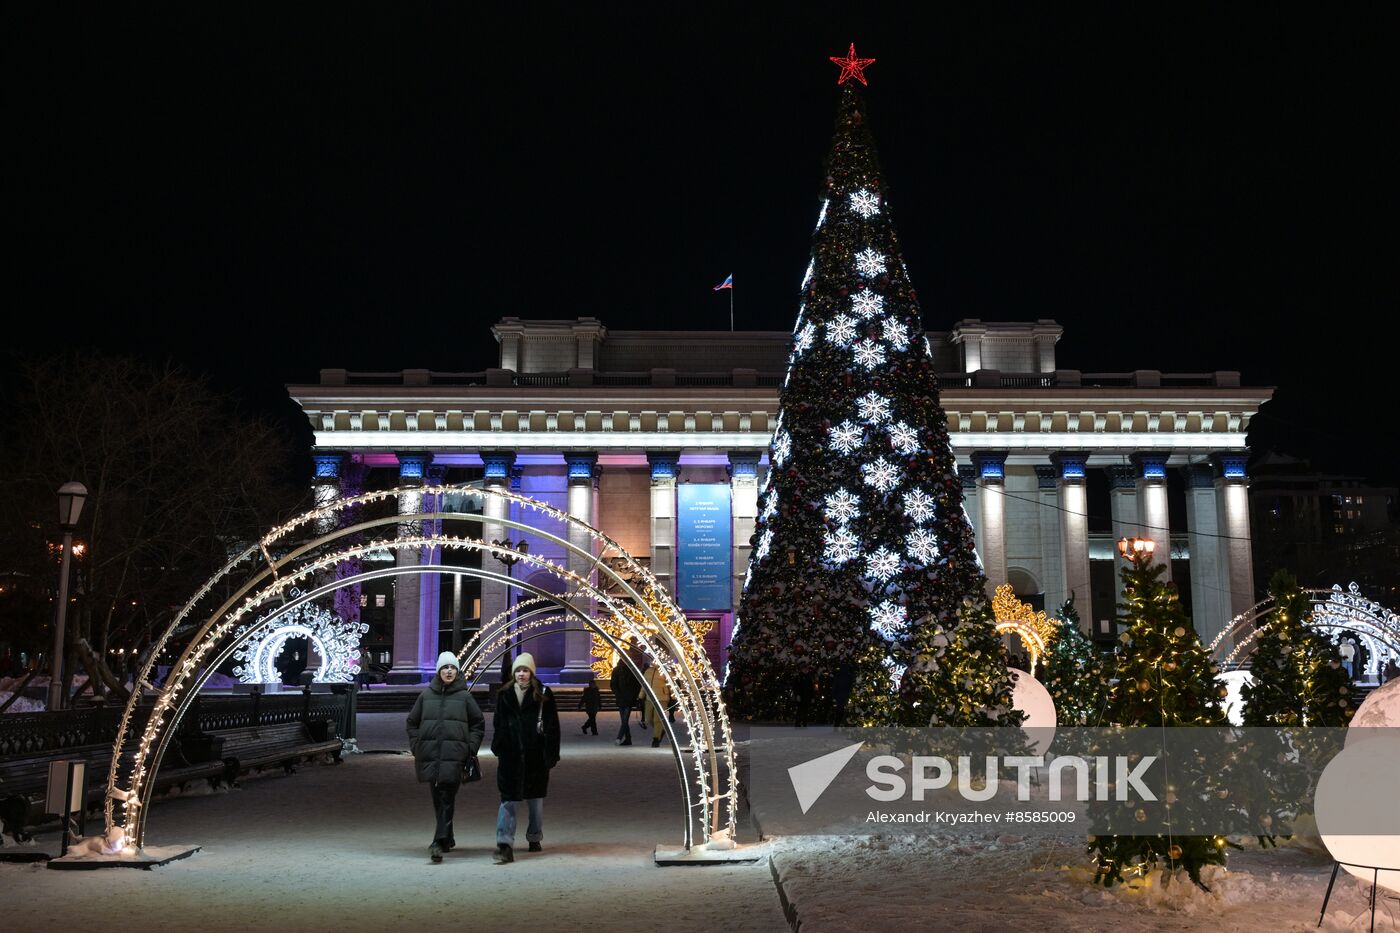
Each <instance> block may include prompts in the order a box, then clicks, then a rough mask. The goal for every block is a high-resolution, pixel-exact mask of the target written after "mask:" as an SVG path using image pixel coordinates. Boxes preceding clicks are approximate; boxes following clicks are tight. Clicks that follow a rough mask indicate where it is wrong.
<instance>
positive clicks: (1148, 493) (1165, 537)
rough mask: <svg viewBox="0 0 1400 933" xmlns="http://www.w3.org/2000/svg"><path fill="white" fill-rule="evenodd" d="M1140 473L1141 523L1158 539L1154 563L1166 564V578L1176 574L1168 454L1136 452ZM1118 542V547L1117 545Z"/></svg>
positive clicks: (1134, 458)
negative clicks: (1168, 489)
mask: <svg viewBox="0 0 1400 933" xmlns="http://www.w3.org/2000/svg"><path fill="white" fill-rule="evenodd" d="M1129 459H1130V460H1131V461H1132V464H1133V472H1134V473H1135V474H1136V479H1135V481H1134V489H1135V491H1136V492H1137V507H1138V527H1139V528H1141V529H1142V531H1141V534H1143V535H1145V536H1146V537H1148V538H1151V539H1152V540H1153V541H1155V542H1156V543H1157V547H1156V548H1154V549H1153V551H1152V563H1153V564H1155V565H1160V566H1162V567H1165V568H1166V570H1165V572H1163V574H1162V580H1163V581H1165V582H1168V583H1170V582H1171V578H1172V528H1171V519H1170V518H1169V517H1168V515H1167V457H1166V454H1159V453H1135V454H1133V455H1132V456H1131V457H1130V458H1129ZM1116 546H1117V545H1116V543H1115V547H1116Z"/></svg>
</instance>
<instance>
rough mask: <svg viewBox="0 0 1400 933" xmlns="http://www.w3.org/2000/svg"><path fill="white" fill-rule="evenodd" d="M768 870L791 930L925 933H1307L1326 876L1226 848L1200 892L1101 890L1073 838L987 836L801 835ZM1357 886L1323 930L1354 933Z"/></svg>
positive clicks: (1388, 920) (1383, 921)
mask: <svg viewBox="0 0 1400 933" xmlns="http://www.w3.org/2000/svg"><path fill="white" fill-rule="evenodd" d="M774 844H775V849H774V853H773V861H774V866H775V867H776V869H777V872H778V875H779V877H780V878H781V879H782V884H783V889H784V893H785V895H786V897H787V898H788V900H789V901H790V902H791V903H792V904H793V905H794V906H795V908H796V910H797V915H798V919H799V921H800V923H801V929H802V930H803V931H822V933H836V931H860V933H869V931H871V930H915V929H932V928H935V927H938V926H942V925H944V924H951V925H953V926H955V927H956V928H957V929H958V930H959V931H961V933H980V931H987V933H992V931H996V933H1012V931H1022V930H1025V931H1037V933H1045V931H1059V930H1067V931H1068V930H1072V931H1075V933H1099V931H1105V933H1107V931H1121V933H1175V931H1199V930H1209V931H1212V933H1234V931H1240V933H1243V931H1268V933H1301V931H1304V930H1315V929H1317V916H1318V911H1319V909H1320V908H1321V907H1322V897H1323V894H1324V892H1325V891H1326V888H1327V879H1328V877H1329V876H1330V875H1331V862H1330V861H1328V860H1327V859H1326V857H1325V856H1319V855H1317V854H1316V853H1310V852H1307V851H1304V850H1302V849H1299V848H1294V847H1290V846H1285V847H1284V848H1281V849H1271V850H1268V851H1263V850H1260V849H1259V848H1258V847H1257V846H1253V845H1251V847H1250V848H1248V849H1246V850H1245V851H1243V852H1238V851H1231V853H1230V863H1229V864H1230V868H1229V871H1226V872H1220V871H1215V872H1213V873H1210V874H1208V875H1207V879H1206V880H1207V884H1208V885H1209V886H1210V888H1211V893H1209V894H1207V893H1206V892H1204V891H1201V890H1200V889H1199V888H1196V887H1195V886H1194V885H1192V884H1190V883H1189V882H1186V883H1180V882H1178V881H1173V882H1172V883H1171V884H1169V885H1167V886H1165V887H1164V886H1162V885H1161V884H1159V883H1153V884H1149V885H1141V886H1136V887H1133V888H1121V887H1115V888H1113V889H1112V890H1105V889H1103V888H1101V887H1095V886H1094V885H1092V884H1090V883H1089V879H1090V873H1089V869H1088V867H1087V865H1088V863H1087V861H1086V859H1085V855H1084V849H1085V846H1084V840H1083V837H1070V836H1066V837H1044V836H1039V837H1026V838H1022V837H1019V836H1014V835H1006V834H1001V835H998V834H996V833H953V832H950V833H948V834H946V835H935V836H932V837H930V836H918V837H915V836H907V835H881V836H811V837H791V838H787V839H782V840H774ZM1362 892H1363V888H1362V887H1361V885H1360V884H1358V883H1357V882H1355V881H1353V880H1352V879H1351V878H1350V876H1348V875H1346V874H1345V873H1343V874H1342V875H1340V876H1339V877H1338V879H1337V887H1336V890H1335V891H1334V892H1333V894H1332V902H1331V904H1330V905H1329V906H1328V908H1327V922H1326V923H1325V924H1324V925H1323V927H1322V929H1323V930H1324V931H1341V930H1365V929H1366V928H1367V924H1368V923H1369V919H1370V916H1369V913H1368V912H1367V909H1366V900H1365V896H1364V894H1363V893H1362ZM1383 904H1384V906H1382V907H1380V908H1378V910H1377V915H1376V928H1377V929H1378V930H1396V929H1400V904H1397V902H1396V901H1395V900H1394V899H1393V898H1392V899H1391V900H1388V901H1384V902H1383Z"/></svg>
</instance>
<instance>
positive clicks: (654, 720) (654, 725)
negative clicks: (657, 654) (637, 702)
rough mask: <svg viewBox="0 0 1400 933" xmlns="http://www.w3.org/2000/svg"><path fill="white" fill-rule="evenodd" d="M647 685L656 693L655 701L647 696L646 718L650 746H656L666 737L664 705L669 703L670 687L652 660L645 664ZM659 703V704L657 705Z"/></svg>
mask: <svg viewBox="0 0 1400 933" xmlns="http://www.w3.org/2000/svg"><path fill="white" fill-rule="evenodd" d="M644 676H645V677H646V681H647V685H648V686H650V687H651V692H652V693H654V694H655V695H656V700H655V702H653V701H652V699H651V697H647V702H646V719H647V725H648V726H650V727H651V729H652V733H651V747H652V748H657V747H659V746H660V745H661V740H662V739H664V738H665V737H666V707H667V706H669V705H670V704H671V687H670V685H669V684H668V683H666V678H665V676H664V675H662V673H661V669H660V668H659V667H657V666H656V662H655V661H653V662H652V663H651V664H649V665H647V669H646V673H645V675H644ZM658 704H660V705H658Z"/></svg>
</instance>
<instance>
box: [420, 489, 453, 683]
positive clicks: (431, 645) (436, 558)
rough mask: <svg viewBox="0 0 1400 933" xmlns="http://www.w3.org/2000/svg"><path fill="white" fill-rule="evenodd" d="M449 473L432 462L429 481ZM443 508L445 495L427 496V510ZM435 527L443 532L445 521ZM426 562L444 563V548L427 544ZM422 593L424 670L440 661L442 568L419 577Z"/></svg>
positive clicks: (425, 550) (437, 564)
mask: <svg viewBox="0 0 1400 933" xmlns="http://www.w3.org/2000/svg"><path fill="white" fill-rule="evenodd" d="M446 475H447V469H446V468H445V467H440V466H430V467H429V468H428V485H430V486H441V485H442V481H443V479H444V478H445V477H446ZM430 510H431V511H433V512H440V511H442V496H441V495H432V496H427V495H425V496H424V497H423V511H425V512H426V511H430ZM425 524H431V526H432V527H431V528H425V529H424V531H431V532H439V531H441V530H442V522H441V521H439V520H436V519H435V520H433V521H432V522H431V523H425ZM423 562H424V563H425V564H430V565H432V566H434V567H441V566H442V548H439V547H432V548H424V550H423ZM418 579H419V584H418V585H419V596H418V666H419V668H421V669H422V670H425V671H432V670H434V668H435V666H436V664H437V656H438V653H439V652H438V640H439V635H438V632H439V631H440V629H441V627H442V622H441V619H442V574H441V573H440V572H433V573H425V574H423V575H422V576H420V577H419V578H418Z"/></svg>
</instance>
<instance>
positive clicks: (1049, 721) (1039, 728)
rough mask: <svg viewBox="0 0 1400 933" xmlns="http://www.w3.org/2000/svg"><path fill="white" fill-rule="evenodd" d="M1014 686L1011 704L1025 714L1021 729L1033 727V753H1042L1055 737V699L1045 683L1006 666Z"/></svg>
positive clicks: (1048, 747) (1047, 748) (1056, 721)
mask: <svg viewBox="0 0 1400 933" xmlns="http://www.w3.org/2000/svg"><path fill="white" fill-rule="evenodd" d="M1008 670H1009V671H1010V672H1011V679H1012V681H1013V682H1014V684H1015V686H1014V687H1013V688H1012V690H1011V706H1012V708H1013V709H1016V710H1019V711H1020V712H1021V713H1024V714H1025V717H1026V718H1025V719H1024V720H1022V722H1021V728H1022V729H1033V730H1035V731H1034V732H1032V733H1031V736H1030V737H1031V739H1032V741H1031V745H1032V746H1033V748H1034V754H1037V755H1043V754H1045V753H1046V752H1047V751H1049V750H1050V743H1051V742H1052V741H1054V738H1055V726H1056V725H1058V724H1059V719H1058V718H1057V717H1056V715H1055V700H1054V698H1052V697H1051V696H1050V691H1049V690H1046V689H1045V685H1044V684H1042V683H1041V682H1040V681H1038V680H1036V679H1035V678H1034V677H1032V676H1031V675H1030V674H1027V673H1026V672H1025V671H1020V670H1017V669H1016V668H1014V667H1012V668H1008Z"/></svg>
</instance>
